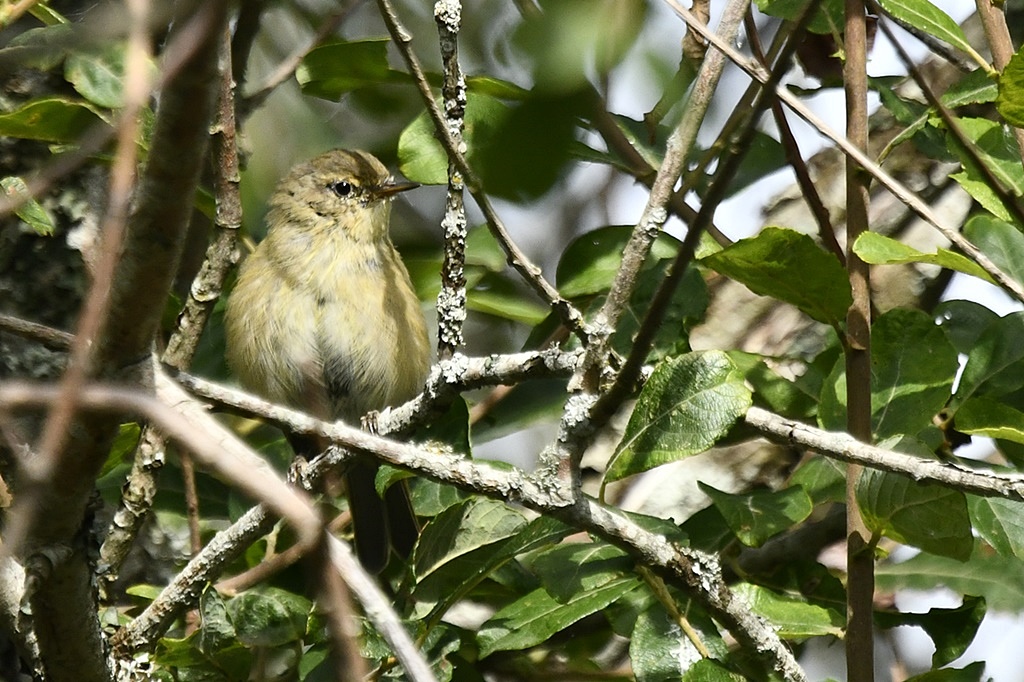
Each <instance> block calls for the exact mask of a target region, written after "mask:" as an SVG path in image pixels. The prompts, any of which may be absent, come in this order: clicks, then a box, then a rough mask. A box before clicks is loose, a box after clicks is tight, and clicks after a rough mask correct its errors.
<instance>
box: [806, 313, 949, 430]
mask: <svg viewBox="0 0 1024 682" xmlns="http://www.w3.org/2000/svg"><path fill="white" fill-rule="evenodd" d="M956 371H957V354H956V350H955V349H954V348H953V347H952V345H951V344H950V343H949V341H948V340H947V339H946V335H945V334H944V333H943V332H942V330H941V329H939V327H938V326H937V325H936V324H935V322H934V321H933V319H932V316H930V315H928V314H926V313H924V312H922V311H919V310H909V309H899V308H897V309H893V310H890V311H889V312H887V313H885V314H883V315H882V316H881V317H879V318H878V319H877V320H875V322H874V324H872V326H871V412H872V431H873V432H874V434H875V436H876V438H879V439H882V438H888V437H889V436H893V435H896V434H907V435H911V436H913V435H916V434H918V433H919V432H920V431H921V430H922V429H924V428H926V427H928V426H929V425H930V424H931V423H932V418H933V417H934V416H935V414H937V413H938V411H939V410H941V409H942V408H943V406H945V404H946V402H947V401H948V399H949V397H950V392H951V389H952V386H953V378H954V377H955V376H956ZM818 419H819V422H820V423H821V426H822V427H823V428H825V429H831V430H837V429H838V430H842V429H844V428H845V427H846V373H845V363H844V361H843V360H842V359H840V360H839V361H837V363H836V366H835V369H834V370H833V372H832V374H831V375H830V377H829V379H828V380H827V381H826V386H825V389H824V390H823V391H822V396H821V403H820V404H819V406H818Z"/></svg>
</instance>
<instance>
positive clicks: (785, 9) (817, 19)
mask: <svg viewBox="0 0 1024 682" xmlns="http://www.w3.org/2000/svg"><path fill="white" fill-rule="evenodd" d="M756 4H757V8H758V9H759V10H761V11H762V12H764V13H765V14H767V15H769V16H772V17H778V18H780V19H787V20H789V21H797V20H798V19H800V17H802V16H803V14H804V10H805V8H806V7H807V5H808V4H810V0H756ZM807 28H808V30H810V31H813V32H814V33H832V34H837V33H839V32H840V31H842V30H843V3H842V0H823V1H822V2H819V3H818V8H817V9H816V10H815V12H814V16H813V17H812V18H811V21H810V23H809V25H808V27H807Z"/></svg>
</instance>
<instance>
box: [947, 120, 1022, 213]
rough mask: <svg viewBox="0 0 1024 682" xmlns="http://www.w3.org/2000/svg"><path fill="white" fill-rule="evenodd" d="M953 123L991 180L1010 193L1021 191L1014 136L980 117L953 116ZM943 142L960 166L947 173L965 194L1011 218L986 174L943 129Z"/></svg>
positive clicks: (992, 211)
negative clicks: (958, 168) (956, 169)
mask: <svg viewBox="0 0 1024 682" xmlns="http://www.w3.org/2000/svg"><path fill="white" fill-rule="evenodd" d="M957 125H958V127H959V128H960V131H961V132H962V133H963V135H964V136H965V137H966V138H967V141H968V142H969V143H970V144H972V145H973V146H974V149H975V152H976V153H977V156H978V159H979V161H980V162H981V163H983V164H984V165H985V167H986V168H987V169H988V170H989V172H990V173H991V174H992V176H993V177H994V178H995V180H996V181H997V182H999V183H1000V184H1001V185H1002V186H1003V188H1004V189H1005V190H1007V191H1008V192H1010V194H1013V195H1015V196H1018V197H1019V196H1020V195H1021V194H1022V192H1024V167H1022V166H1021V162H1020V151H1019V149H1018V147H1017V141H1016V139H1015V138H1014V137H1013V136H1012V135H1010V133H1009V131H1007V130H1005V129H1004V128H1003V126H1002V124H1000V123H998V122H996V121H990V120H988V119H984V118H960V119H957ZM946 142H947V144H948V145H949V148H950V150H952V151H953V152H954V153H955V154H956V156H957V158H959V160H960V163H961V165H962V166H963V170H962V171H961V172H959V173H954V174H953V175H951V176H950V177H952V178H953V179H954V180H956V181H957V182H958V183H960V185H961V186H962V187H963V188H964V189H965V190H966V191H967V193H968V194H970V195H971V196H972V197H974V198H975V199H976V200H977V201H978V203H980V204H981V205H982V206H984V207H985V208H986V209H988V210H989V211H990V212H991V213H993V214H994V215H996V216H997V217H999V218H1001V219H1003V220H1006V221H1009V222H1013V214H1012V213H1011V212H1010V210H1009V209H1008V208H1007V207H1006V206H1005V205H1004V203H1003V199H1002V198H1000V196H999V195H998V194H997V193H996V191H995V190H993V189H992V188H991V187H989V184H988V180H987V179H986V176H985V175H984V174H983V173H982V171H981V170H980V169H979V168H978V167H977V164H976V163H975V162H974V160H973V159H972V157H971V155H970V154H968V153H967V150H966V149H964V147H963V144H961V142H960V141H959V139H958V138H957V137H956V136H954V135H953V134H952V133H951V132H949V131H947V132H946Z"/></svg>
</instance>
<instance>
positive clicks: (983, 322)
mask: <svg viewBox="0 0 1024 682" xmlns="http://www.w3.org/2000/svg"><path fill="white" fill-rule="evenodd" d="M935 314H936V317H937V318H938V320H939V326H940V327H942V331H944V332H946V336H947V337H948V338H949V342H950V343H951V344H953V348H955V349H956V350H957V352H958V353H964V354H967V353H970V352H971V350H972V349H973V348H974V346H975V345H976V344H977V343H978V338H979V337H980V336H981V335H982V333H984V331H985V329H986V328H987V327H988V326H989V325H990V324H992V323H994V322H995V321H996V320H998V319H999V315H998V314H997V313H995V312H993V311H992V309H991V308H987V307H985V306H983V305H981V304H980V303H975V302H974V301H943V302H942V303H940V304H939V305H938V306H936V308H935Z"/></svg>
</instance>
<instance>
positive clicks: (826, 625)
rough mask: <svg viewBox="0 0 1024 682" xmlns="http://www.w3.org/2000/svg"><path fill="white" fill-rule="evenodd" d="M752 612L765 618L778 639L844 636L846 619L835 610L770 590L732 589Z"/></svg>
mask: <svg viewBox="0 0 1024 682" xmlns="http://www.w3.org/2000/svg"><path fill="white" fill-rule="evenodd" d="M733 589H734V590H735V592H736V594H737V596H739V597H741V598H743V599H744V600H745V601H746V602H747V603H748V604H749V605H750V608H751V609H752V610H753V611H754V613H756V614H758V615H760V616H762V617H764V618H766V619H768V622H770V623H771V624H772V627H773V629H775V630H776V631H777V632H778V633H779V636H780V637H782V638H784V639H803V638H805V637H816V636H820V635H832V636H833V637H840V636H842V634H843V626H844V625H845V618H844V617H843V614H841V613H840V612H839V611H837V610H835V609H826V608H823V607H821V606H816V605H814V604H808V603H807V602H806V601H803V600H802V599H796V598H793V597H788V596H785V595H781V594H778V593H776V592H773V591H772V590H769V589H766V588H763V587H761V586H759V585H751V584H750V583H740V584H739V585H737V586H736V587H734V588H733Z"/></svg>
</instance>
